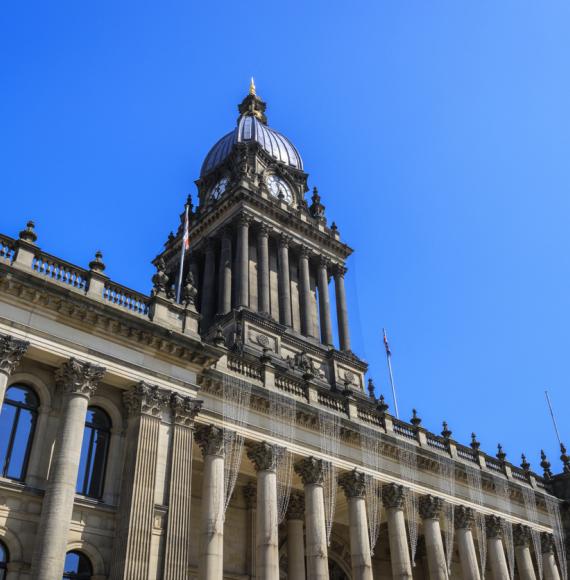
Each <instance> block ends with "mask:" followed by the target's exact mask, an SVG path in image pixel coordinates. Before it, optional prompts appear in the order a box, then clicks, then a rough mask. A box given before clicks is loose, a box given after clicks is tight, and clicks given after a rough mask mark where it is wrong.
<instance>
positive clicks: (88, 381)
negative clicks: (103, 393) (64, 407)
mask: <svg viewBox="0 0 570 580" xmlns="http://www.w3.org/2000/svg"><path fill="white" fill-rule="evenodd" d="M104 374H105V368H104V367H100V366H97V365H94V364H92V363H90V362H85V361H80V360H78V359H76V358H70V359H69V360H68V361H67V362H65V363H64V364H63V365H62V366H61V367H60V368H59V369H58V370H57V371H56V374H55V378H56V382H57V384H58V385H60V386H61V387H62V388H63V392H64V393H65V394H70V395H81V396H83V397H87V398H88V399H89V398H90V397H91V396H92V395H93V393H94V392H95V391H96V390H97V387H98V385H99V382H100V381H101V379H102V378H103V375H104Z"/></svg>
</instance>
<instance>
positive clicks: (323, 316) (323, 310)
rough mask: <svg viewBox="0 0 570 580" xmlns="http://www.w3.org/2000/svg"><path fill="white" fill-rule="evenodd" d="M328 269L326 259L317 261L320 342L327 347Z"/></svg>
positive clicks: (329, 343) (329, 328)
mask: <svg viewBox="0 0 570 580" xmlns="http://www.w3.org/2000/svg"><path fill="white" fill-rule="evenodd" d="M328 267H329V261H328V260H327V259H326V258H321V259H320V261H319V316H320V320H321V342H322V343H323V344H326V345H327V346H332V343H333V335H332V323H331V304H330V296H329V274H328Z"/></svg>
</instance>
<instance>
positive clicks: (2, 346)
mask: <svg viewBox="0 0 570 580" xmlns="http://www.w3.org/2000/svg"><path fill="white" fill-rule="evenodd" d="M28 346H30V343H29V342H27V341H25V340H19V339H17V338H14V337H13V336H10V335H9V334H0V372H2V373H4V374H6V375H11V374H12V373H13V372H14V370H15V369H16V367H17V366H18V365H19V364H20V361H21V360H22V357H23V356H24V355H25V354H26V351H27V350H28Z"/></svg>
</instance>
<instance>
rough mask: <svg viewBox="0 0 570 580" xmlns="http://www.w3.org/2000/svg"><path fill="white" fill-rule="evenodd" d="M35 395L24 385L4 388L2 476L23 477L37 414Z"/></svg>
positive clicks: (0, 418) (0, 448)
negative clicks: (5, 389)
mask: <svg viewBox="0 0 570 580" xmlns="http://www.w3.org/2000/svg"><path fill="white" fill-rule="evenodd" d="M38 407H39V400H38V397H37V395H36V394H35V393H34V391H32V389H30V388H29V387H26V386H24V385H12V386H11V387H10V388H9V389H8V390H7V391H6V397H5V398H4V404H3V405H2V412H1V413H0V469H2V472H1V474H2V477H9V478H10V479H18V480H20V481H22V480H24V478H25V476H26V468H27V465H28V457H29V455H30V449H31V447H32V439H33V438H34V429H35V426H36V419H37V417H38Z"/></svg>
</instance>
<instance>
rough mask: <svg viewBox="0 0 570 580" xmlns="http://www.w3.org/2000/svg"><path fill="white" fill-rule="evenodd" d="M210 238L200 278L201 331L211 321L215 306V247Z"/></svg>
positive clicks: (207, 242) (207, 241) (205, 328)
mask: <svg viewBox="0 0 570 580" xmlns="http://www.w3.org/2000/svg"><path fill="white" fill-rule="evenodd" d="M214 244H215V242H214V240H212V239H208V240H206V248H205V253H206V257H205V261H204V278H203V279H202V298H201V308H200V314H201V315H202V324H203V325H204V326H203V328H202V332H204V331H205V330H207V328H208V327H209V326H210V324H211V323H212V320H213V317H214V307H215V294H214V286H215V278H216V247H215V245H214Z"/></svg>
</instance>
